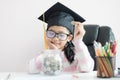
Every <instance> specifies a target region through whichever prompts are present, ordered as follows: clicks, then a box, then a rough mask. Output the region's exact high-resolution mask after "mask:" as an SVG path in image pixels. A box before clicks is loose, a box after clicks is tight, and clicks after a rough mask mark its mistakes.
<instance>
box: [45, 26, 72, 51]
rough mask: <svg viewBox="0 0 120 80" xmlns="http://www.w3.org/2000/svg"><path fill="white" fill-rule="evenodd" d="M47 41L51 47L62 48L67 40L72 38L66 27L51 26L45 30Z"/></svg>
mask: <svg viewBox="0 0 120 80" xmlns="http://www.w3.org/2000/svg"><path fill="white" fill-rule="evenodd" d="M46 34H47V41H48V45H49V47H50V48H51V49H54V48H55V47H56V48H58V49H61V50H62V49H64V46H65V44H66V43H67V42H69V41H71V40H72V37H73V36H72V35H71V34H69V31H68V29H67V28H65V27H63V26H51V27H50V28H49V29H48V30H47V32H46Z"/></svg>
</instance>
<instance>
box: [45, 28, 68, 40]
mask: <svg viewBox="0 0 120 80" xmlns="http://www.w3.org/2000/svg"><path fill="white" fill-rule="evenodd" d="M48 31H51V32H54V33H55V35H54V36H53V37H49V36H48V35H47V33H48ZM59 34H65V35H66V39H67V37H68V36H69V35H70V34H67V33H62V32H61V33H57V32H55V31H53V30H47V31H46V36H47V37H48V38H55V37H56V36H57V38H58V39H60V38H59ZM66 39H64V40H62V39H60V40H61V41H65V40H66Z"/></svg>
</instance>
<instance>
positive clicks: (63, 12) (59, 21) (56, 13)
mask: <svg viewBox="0 0 120 80" xmlns="http://www.w3.org/2000/svg"><path fill="white" fill-rule="evenodd" d="M38 19H39V20H42V21H44V22H46V23H48V28H49V27H50V26H53V25H58V26H64V27H66V28H68V29H69V30H70V31H71V33H73V31H74V28H73V25H72V24H71V21H79V22H81V23H82V22H84V21H85V19H84V18H82V17H81V16H80V15H78V14H77V13H75V12H74V11H72V10H71V9H69V8H68V7H66V6H64V5H63V4H61V3H60V2H57V3H56V4H54V5H53V6H52V7H51V8H49V9H48V10H47V11H46V12H45V13H43V15H41V16H40V17H39V18H38Z"/></svg>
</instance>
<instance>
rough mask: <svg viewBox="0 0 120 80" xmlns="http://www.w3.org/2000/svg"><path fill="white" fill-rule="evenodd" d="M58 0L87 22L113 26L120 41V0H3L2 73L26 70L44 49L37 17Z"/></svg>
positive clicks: (0, 30)
mask: <svg viewBox="0 0 120 80" xmlns="http://www.w3.org/2000/svg"><path fill="white" fill-rule="evenodd" d="M57 1H59V2H61V3H63V4H65V5H66V6H68V7H69V8H71V9H72V10H74V11H75V12H77V13H78V14H80V15H81V16H82V17H84V18H85V19H86V22H85V24H99V25H107V26H110V27H111V28H112V29H113V32H114V33H115V37H116V39H117V40H118V43H120V41H119V39H120V35H119V34H120V31H119V29H118V28H119V27H120V22H119V21H120V9H119V8H120V0H0V72H3V71H26V66H27V63H28V61H29V60H30V59H32V58H33V57H35V55H37V54H38V52H39V51H41V50H43V49H44V47H43V46H44V44H43V31H42V30H43V27H42V22H41V21H40V20H38V19H37V18H38V17H39V16H40V15H41V14H42V13H43V12H44V11H46V10H47V9H48V8H49V7H51V6H52V5H53V4H55V3H56V2H57ZM118 49H119V50H120V48H119V46H118ZM119 50H118V51H117V55H118V57H117V62H118V63H117V66H119V67H120V62H119V61H120V55H119V54H120V51H119Z"/></svg>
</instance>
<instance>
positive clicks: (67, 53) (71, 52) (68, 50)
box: [63, 41, 75, 64]
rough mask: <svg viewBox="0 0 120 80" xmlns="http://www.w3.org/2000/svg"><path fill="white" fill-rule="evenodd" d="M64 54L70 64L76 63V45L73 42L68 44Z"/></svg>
mask: <svg viewBox="0 0 120 80" xmlns="http://www.w3.org/2000/svg"><path fill="white" fill-rule="evenodd" d="M63 51H64V54H65V56H66V58H67V60H68V61H69V62H70V64H71V63H72V62H73V61H74V56H75V53H74V44H73V43H72V41H70V42H67V43H66V45H65V48H64V49H63Z"/></svg>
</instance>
